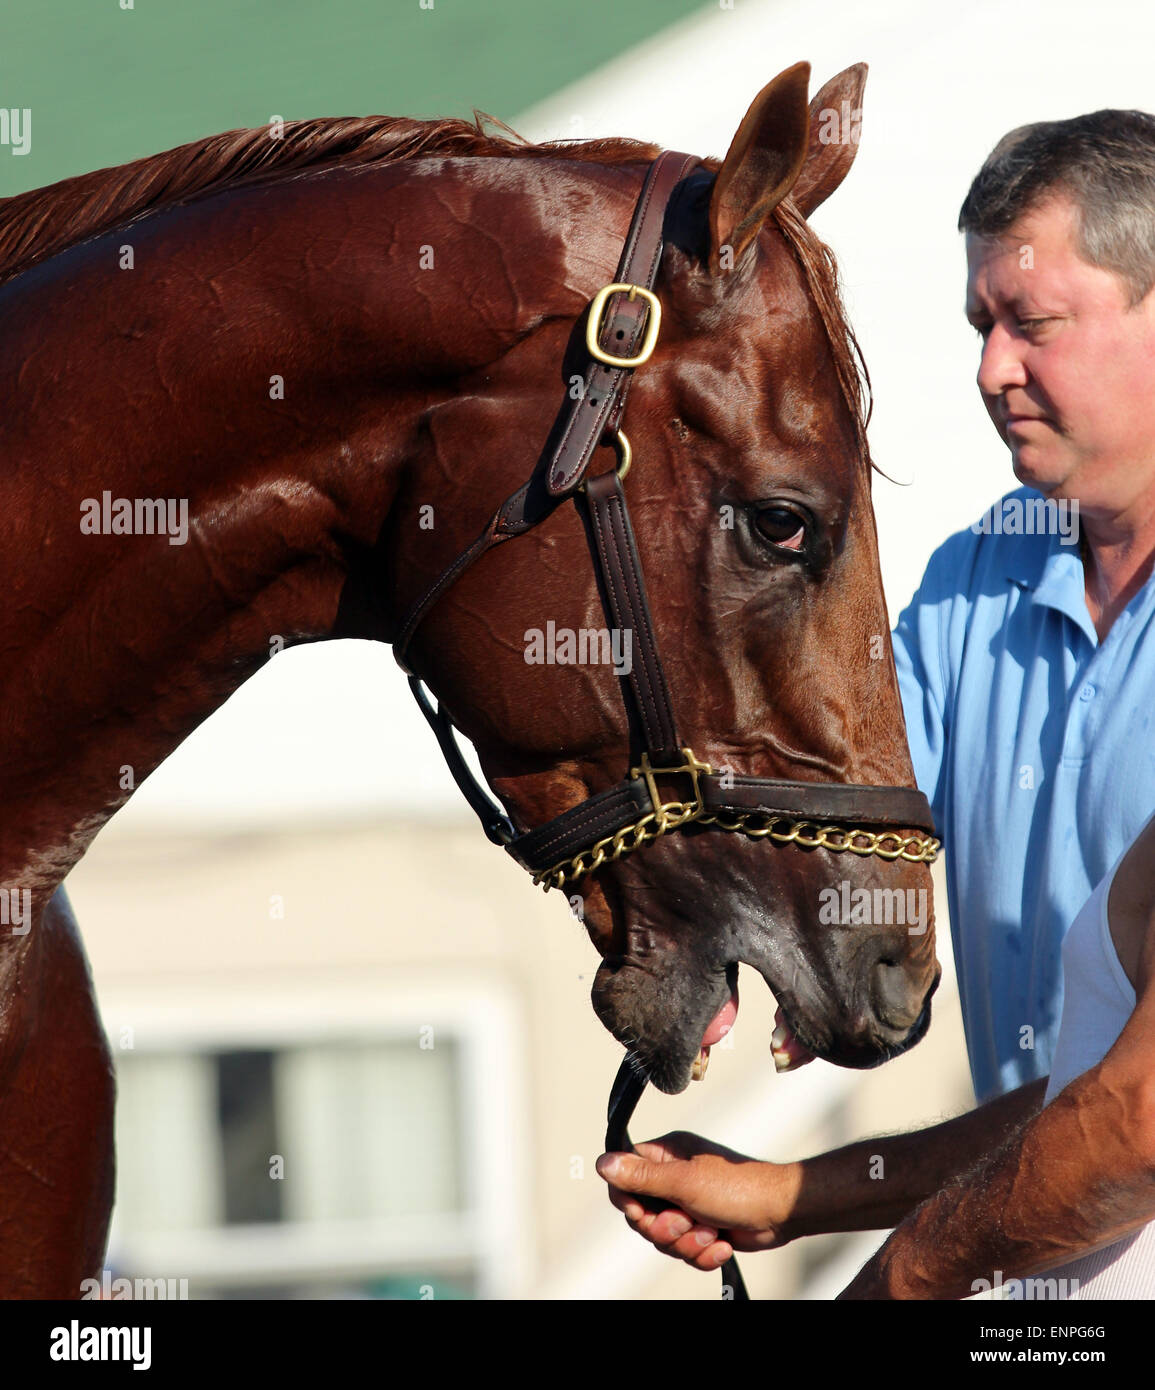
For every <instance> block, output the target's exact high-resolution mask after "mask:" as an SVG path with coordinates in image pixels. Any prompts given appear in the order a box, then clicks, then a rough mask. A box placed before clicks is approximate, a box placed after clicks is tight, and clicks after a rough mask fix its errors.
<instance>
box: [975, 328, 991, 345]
mask: <svg viewBox="0 0 1155 1390" xmlns="http://www.w3.org/2000/svg"><path fill="white" fill-rule="evenodd" d="M971 327H972V328H973V329H974V331H975V332H976V333H977V334H978V335H979V337H980V338H981V339H982V340H983V342H984V343H985V342H986V340H987V336H988V335H989V333H990V331H991V325H990V324H989V323H972V324H971Z"/></svg>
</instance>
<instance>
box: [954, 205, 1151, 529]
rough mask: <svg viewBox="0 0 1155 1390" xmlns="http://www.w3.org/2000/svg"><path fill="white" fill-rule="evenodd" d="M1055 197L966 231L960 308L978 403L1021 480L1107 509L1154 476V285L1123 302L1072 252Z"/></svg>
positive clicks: (1073, 219)
mask: <svg viewBox="0 0 1155 1390" xmlns="http://www.w3.org/2000/svg"><path fill="white" fill-rule="evenodd" d="M1078 228H1079V222H1078V210H1077V208H1076V207H1075V206H1074V204H1073V203H1071V202H1070V201H1069V200H1068V199H1067V198H1065V197H1059V196H1055V197H1053V198H1051V199H1049V200H1048V201H1047V202H1045V203H1043V204H1041V205H1040V206H1039V207H1037V208H1036V209H1034V210H1033V211H1031V212H1029V213H1028V214H1027V215H1026V216H1024V217H1022V218H1021V219H1020V220H1019V221H1018V222H1017V223H1015V224H1014V226H1013V227H1011V228H1010V230H1009V231H1008V232H1006V233H1005V234H1003V235H1002V236H998V237H976V236H969V235H968V237H967V269H968V274H967V318H968V319H969V320H970V322H971V323H972V324H974V326H975V327H976V328H977V329H978V330H979V333H980V335H981V337H982V340H983V352H982V360H981V362H980V364H979V373H978V384H979V390H980V391H981V392H982V397H983V403H984V404H985V405H986V408H987V411H988V413H989V414H990V417H991V419H992V420H993V421H994V424H995V428H996V429H997V430H998V432H999V435H1000V437H1001V438H1002V439H1003V440H1004V441H1005V442H1006V444H1007V446H1008V447H1009V448H1010V451H1011V458H1012V461H1013V465H1014V470H1015V476H1016V477H1017V478H1018V479H1019V481H1020V482H1022V483H1025V484H1026V485H1027V486H1028V487H1033V488H1037V489H1038V490H1039V491H1040V492H1042V493H1044V494H1046V495H1048V496H1053V497H1056V498H1059V497H1068V498H1072V497H1077V498H1078V499H1079V502H1080V506H1081V507H1082V508H1083V509H1084V510H1087V511H1094V510H1100V509H1101V510H1103V511H1105V512H1115V511H1118V510H1120V509H1122V508H1124V507H1127V506H1128V505H1130V503H1131V502H1132V501H1134V499H1135V498H1136V497H1137V496H1138V495H1139V493H1140V492H1142V491H1144V490H1145V489H1149V488H1150V487H1151V486H1152V485H1153V484H1155V290H1153V291H1152V292H1151V293H1149V294H1148V295H1147V297H1146V299H1144V300H1143V302H1142V303H1141V304H1139V305H1137V306H1136V307H1135V308H1134V309H1129V308H1128V299H1129V295H1128V290H1127V287H1126V286H1125V285H1124V283H1123V281H1122V280H1121V279H1120V278H1119V277H1118V276H1116V275H1114V274H1113V273H1112V272H1110V271H1106V270H1102V269H1100V268H1099V267H1097V266H1093V265H1089V264H1088V263H1087V262H1086V261H1084V260H1082V259H1081V258H1080V257H1079V254H1078V252H1077V251H1076V249H1075V247H1076V242H1077V238H1078Z"/></svg>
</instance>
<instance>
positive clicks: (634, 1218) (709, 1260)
mask: <svg viewBox="0 0 1155 1390" xmlns="http://www.w3.org/2000/svg"><path fill="white" fill-rule="evenodd" d="M609 1197H610V1201H611V1202H612V1203H613V1205H614V1206H615V1207H617V1209H618V1210H619V1211H620V1212H621V1213H622V1215H623V1216H624V1217H625V1218H626V1224H627V1225H628V1226H629V1227H630V1229H631V1230H634V1231H637V1233H638V1234H639V1235H641V1236H644V1237H645V1239H646V1240H648V1241H649V1242H650V1244H651V1245H653V1247H654V1248H655V1249H656V1250H660V1251H661V1252H662V1254H663V1255H669V1256H670V1257H671V1259H675V1260H682V1261H684V1262H685V1263H686V1264H688V1265H692V1266H693V1267H694V1268H695V1269H701V1270H705V1271H711V1270H715V1269H717V1268H718V1266H719V1265H722V1264H725V1262H726V1261H727V1260H728V1259H729V1258H730V1256H731V1255H732V1254H733V1253H734V1250H733V1247H732V1246H731V1245H730V1244H729V1243H728V1242H727V1241H725V1240H720V1239H719V1238H718V1232H717V1231H716V1230H714V1228H713V1227H712V1226H704V1225H699V1224H697V1223H695V1222H694V1221H692V1220H691V1219H690V1217H688V1216H687V1215H686V1213H685V1212H684V1211H679V1210H678V1209H677V1208H676V1207H670V1208H667V1209H666V1210H665V1211H659V1212H652V1211H649V1210H648V1209H647V1208H646V1207H644V1206H643V1205H642V1203H641V1202H640V1201H638V1199H637V1198H636V1197H635V1196H634V1195H633V1194H632V1193H629V1192H623V1191H622V1190H621V1189H620V1188H616V1187H611V1188H610V1189H609Z"/></svg>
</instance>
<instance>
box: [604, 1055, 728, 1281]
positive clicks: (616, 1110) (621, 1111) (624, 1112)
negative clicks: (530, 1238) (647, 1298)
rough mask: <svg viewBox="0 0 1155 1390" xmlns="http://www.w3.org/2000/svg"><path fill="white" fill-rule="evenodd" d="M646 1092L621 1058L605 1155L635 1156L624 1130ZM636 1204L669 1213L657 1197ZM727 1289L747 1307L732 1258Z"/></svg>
mask: <svg viewBox="0 0 1155 1390" xmlns="http://www.w3.org/2000/svg"><path fill="white" fill-rule="evenodd" d="M645 1089H646V1079H645V1077H644V1076H642V1075H640V1074H639V1073H638V1072H637V1071H636V1070H635V1068H634V1066H633V1063H632V1062H631V1060H630V1057H629V1055H628V1054H627V1055H626V1056H625V1057H623V1058H622V1064H621V1066H620V1067H619V1068H618V1074H617V1076H615V1077H614V1084H613V1088H612V1090H611V1091H610V1104H609V1110H608V1113H607V1115H606V1120H607V1125H606V1153H626V1154H632V1153H637V1149H635V1148H634V1146H633V1144H632V1143H630V1135H629V1130H628V1129H627V1128H626V1126H627V1125H628V1124H629V1123H630V1119H631V1117H632V1115H633V1113H634V1110H635V1109H636V1108H637V1104H638V1101H639V1100H641V1098H642V1092H643V1091H644V1090H645ZM637 1200H638V1201H639V1202H641V1204H642V1206H644V1207H646V1208H647V1209H648V1210H649V1211H655V1212H657V1211H668V1210H669V1209H670V1206H671V1203H669V1202H663V1201H662V1200H661V1198H660V1197H643V1196H640V1195H639V1196H638V1197H637ZM719 1234H720V1233H719ZM726 1289H731V1290H733V1299H734V1301H735V1302H736V1303H749V1301H750V1295H749V1294H748V1293H747V1292H746V1282H745V1280H744V1279H743V1278H742V1272H741V1270H740V1269H739V1268H738V1261H737V1260H736V1259H735V1258H734V1257H733V1256H732V1255H731V1257H730V1258H729V1259H728V1260H727V1261H726V1263H725V1264H724V1265H723V1266H722V1290H723V1296H725V1290H726Z"/></svg>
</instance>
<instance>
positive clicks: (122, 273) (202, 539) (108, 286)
mask: <svg viewBox="0 0 1155 1390" xmlns="http://www.w3.org/2000/svg"><path fill="white" fill-rule="evenodd" d="M380 172H381V173H382V174H387V173H389V172H390V171H380ZM404 173H405V171H404V170H398V171H397V174H396V175H395V178H396V179H399V178H401V176H402V175H403V174H404ZM384 182H385V183H388V179H385V180H384ZM373 187H374V181H373V180H370V179H367V178H365V177H364V176H362V177H361V178H360V179H356V178H346V179H345V180H341V179H340V178H337V177H329V178H326V179H324V180H321V181H318V180H302V181H297V182H294V183H291V184H287V185H285V186H283V187H274V188H266V189H261V190H253V189H250V190H239V191H236V192H234V193H232V194H228V195H223V196H218V197H215V198H213V199H209V200H206V201H205V202H203V203H200V204H193V205H191V206H190V207H187V208H178V209H173V210H170V211H169V212H166V213H161V214H158V215H155V216H153V217H151V218H148V219H146V220H145V221H144V222H142V223H139V224H137V225H136V226H133V227H131V228H129V229H122V230H120V231H117V232H114V233H112V234H110V235H108V236H104V237H100V238H98V239H96V240H94V241H91V242H88V243H86V244H83V245H81V246H79V247H75V248H73V249H71V250H70V251H67V252H64V253H62V254H61V255H59V256H57V257H54V258H53V259H52V260H51V261H49V262H46V263H44V264H43V265H41V266H38V267H36V268H35V269H33V270H32V271H29V272H27V273H26V274H24V275H22V276H20V277H18V278H17V279H15V280H14V281H12V282H10V283H9V284H8V285H7V286H5V287H3V289H0V321H2V322H3V323H4V331H3V334H2V335H0V380H2V381H5V382H8V383H10V388H9V389H10V391H11V395H12V404H11V408H3V409H0V459H2V460H3V467H2V470H0V515H3V516H4V517H5V518H6V523H5V525H6V532H7V536H6V544H5V546H4V547H3V550H2V552H0V554H2V556H3V559H2V560H0V575H2V577H3V592H4V593H5V595H6V601H5V603H4V605H3V607H2V610H0V650H2V651H3V652H4V655H5V662H4V666H3V671H2V673H0V711H2V715H3V722H2V724H0V729H2V730H3V732H2V734H0V764H2V765H3V767H4V773H5V816H4V818H3V824H2V825H0V883H3V884H6V885H18V886H27V887H30V888H32V890H33V892H34V893H35V894H36V895H37V896H38V897H39V895H40V894H45V895H47V894H49V893H51V891H53V890H54V888H55V887H56V886H57V885H58V884H59V882H60V881H61V880H62V879H63V878H64V876H65V875H66V874H67V873H68V872H69V870H70V869H71V868H72V866H73V865H74V864H75V863H76V862H77V860H78V859H79V858H80V857H81V855H82V854H83V853H84V851H85V850H86V849H87V847H88V844H89V843H90V842H91V840H92V839H93V837H94V836H95V835H96V833H97V831H98V830H99V829H100V827H101V826H102V825H103V824H104V823H105V822H106V821H107V819H108V818H109V817H110V816H111V815H112V814H113V812H114V811H115V810H116V809H117V808H118V807H119V806H121V805H122V804H123V803H124V802H125V801H127V800H128V798H129V797H130V796H131V793H132V790H133V789H134V787H135V786H136V785H139V783H140V781H141V780H142V779H143V778H144V777H145V776H147V774H148V773H149V772H150V771H151V770H152V769H153V768H154V767H156V766H157V765H158V764H159V763H160V762H161V761H163V759H164V758H165V757H167V756H168V754H169V753H170V752H171V751H172V750H173V749H174V748H175V747H176V746H177V745H178V744H179V743H180V742H181V741H182V740H183V739H184V738H185V736H186V735H187V734H188V733H190V732H191V731H192V730H193V729H194V728H195V727H196V726H197V725H198V724H200V723H201V722H202V721H203V720H204V719H205V718H206V717H207V716H208V715H209V714H211V713H212V711H213V710H215V709H216V708H217V707H218V706H219V705H220V704H222V703H223V702H224V700H225V699H227V697H228V696H229V695H230V694H231V693H232V692H233V690H235V689H236V688H237V687H238V686H239V685H240V684H241V683H242V682H243V681H244V680H245V679H246V678H247V677H248V676H249V675H250V674H252V673H253V672H254V671H256V670H257V669H259V667H260V666H261V665H263V663H264V662H266V661H267V660H269V658H270V656H272V655H274V654H275V653H276V652H277V651H278V650H279V649H280V648H281V647H282V646H284V645H289V644H292V643H295V642H301V641H307V640H316V639H319V638H326V637H332V636H363V637H377V638H381V637H385V636H387V635H388V634H389V632H390V630H391V627H392V624H393V621H394V615H393V614H392V613H391V612H390V611H389V607H390V605H389V603H388V602H387V601H386V602H385V604H384V605H383V606H382V604H381V601H380V598H379V587H380V581H381V577H382V575H383V574H384V573H385V570H386V559H387V556H386V549H387V547H386V544H385V542H383V540H382V536H383V535H388V534H389V532H390V529H391V510H392V508H393V505H394V501H395V499H396V496H397V492H398V488H399V486H401V485H402V482H403V480H404V479H406V477H407V476H408V472H407V470H408V469H409V466H410V464H411V453H412V449H413V443H412V441H413V436H414V433H415V426H416V422H417V421H418V419H419V418H420V416H421V415H422V413H423V411H425V410H426V409H427V408H428V407H429V406H430V404H431V403H434V402H436V401H438V400H439V399H443V398H445V397H446V396H447V395H448V394H450V392H451V390H452V383H453V382H454V380H455V379H456V378H457V377H458V376H459V374H460V372H461V371H462V370H464V369H468V368H469V367H470V366H471V365H474V359H476V361H478V362H480V361H481V360H482V359H484V358H485V356H486V354H487V353H488V352H490V351H492V349H493V344H492V343H488V344H487V343H485V342H482V341H479V338H478V334H476V333H475V334H474V337H473V339H472V340H470V338H469V334H468V331H464V332H462V331H461V330H462V329H463V327H464V329H465V330H468V328H469V325H468V324H465V325H462V323H461V314H460V313H459V315H458V321H457V328H458V330H459V336H460V338H461V341H462V348H461V350H460V351H458V350H457V349H456V348H454V347H453V344H452V342H451V339H450V337H449V336H448V329H447V330H446V335H447V336H445V338H444V341H442V340H441V339H439V338H438V337H437V335H436V334H434V333H432V332H430V331H429V327H428V324H429V321H428V318H427V316H426V314H425V313H424V312H423V309H427V308H428V300H429V296H430V293H431V287H432V284H438V282H437V281H436V279H435V280H434V281H432V282H430V281H429V280H426V281H425V282H424V283H421V282H419V281H418V280H417V278H416V275H415V272H416V270H417V264H416V258H417V257H418V255H419V254H420V250H419V248H420V247H421V246H422V245H423V244H428V243H429V242H430V241H431V240H432V241H433V242H434V243H435V238H433V237H432V236H431V233H430V231H429V229H430V228H431V227H435V226H436V225H437V221H436V216H435V210H434V208H433V207H431V206H430V203H429V195H428V193H426V194H425V196H424V199H422V198H421V197H416V198H410V199H408V200H407V201H406V204H405V208H404V210H402V211H398V213H397V215H396V216H395V217H394V218H393V219H392V224H391V227H390V226H386V225H385V223H386V222H387V221H388V219H386V218H383V217H382V201H381V196H380V195H381V189H380V181H379V182H378V184H377V185H376V189H377V196H376V198H375V200H374V201H373V211H374V214H375V217H376V222H375V223H374V222H373V221H371V220H370V219H369V217H368V213H367V210H366V206H365V204H366V201H367V199H368V198H369V194H370V192H371V191H372V189H373ZM385 206H386V207H387V206H388V203H387V202H386V203H385ZM423 219H424V220H423ZM410 224H412V225H410ZM422 224H423V226H424V236H422V235H421V230H422ZM374 226H376V228H377V231H376V232H375V233H374V232H373V231H372V229H373V227H374ZM351 228H358V232H357V235H356V236H354V235H353V233H352V231H351ZM364 228H369V229H370V233H369V234H368V235H366V234H364V232H363V230H362V229H364ZM399 239H403V240H406V241H407V242H408V244H409V246H410V248H411V250H412V253H413V261H414V264H413V265H412V266H411V265H409V264H408V263H407V261H408V258H405V260H400V259H399V258H398V257H397V256H396V255H395V254H393V252H392V248H393V247H394V245H395V243H397V242H398V240H399ZM125 248H131V256H129V254H128V252H126V249H125ZM434 254H435V255H436V246H435V251H434ZM129 259H130V260H131V265H132V268H131V269H129V268H123V269H122V268H121V267H122V266H124V265H125V264H126V261H127V260H129ZM447 279H448V276H444V275H443V276H442V277H441V282H440V283H439V284H438V288H437V290H436V291H435V292H433V293H434V294H435V295H436V294H442V295H444V296H445V297H446V299H447V300H448V298H449V295H450V290H449V286H448V284H447V283H446V282H447ZM418 287H419V288H420V294H419V293H418ZM446 318H447V319H450V320H451V319H452V315H447V316H446ZM46 325H48V327H47V328H46ZM63 325H67V332H63V331H60V326H63ZM53 326H56V327H55V328H54V327H53ZM423 334H424V336H422V335H423ZM455 353H456V356H455ZM438 359H440V360H438ZM417 492H418V499H419V500H422V501H428V502H429V503H431V504H433V505H434V506H436V505H437V504H439V503H440V501H441V492H440V491H439V485H438V482H437V479H436V478H435V477H432V478H429V479H428V480H426V482H425V483H423V485H422V486H421V487H420V488H419V489H418V490H417ZM146 500H147V501H151V502H156V503H164V504H165V508H164V512H163V516H164V519H165V522H166V523H167V522H168V521H169V520H170V519H173V520H175V522H176V523H177V526H176V534H175V535H173V534H168V535H161V534H154V535H140V534H132V533H131V532H130V533H128V534H124V533H121V527H122V526H123V523H124V519H125V516H126V508H127V515H128V516H131V518H132V523H131V524H132V525H137V524H139V523H140V522H141V521H144V520H145V512H146V511H149V512H151V514H152V515H153V518H154V523H153V524H154V526H155V524H156V517H157V512H156V510H155V509H151V508H148V509H146V508H141V507H140V506H139V504H140V503H141V502H143V501H146ZM182 514H183V515H185V516H186V517H187V534H185V535H184V536H183V537H182V536H181V534H180V520H181V517H182ZM118 518H120V525H119V526H118ZM82 522H85V523H86V526H85V529H82V525H81V523H82ZM174 542H175V543H174Z"/></svg>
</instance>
